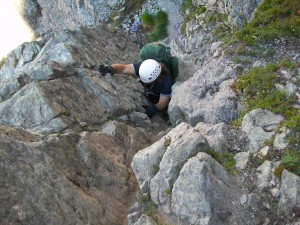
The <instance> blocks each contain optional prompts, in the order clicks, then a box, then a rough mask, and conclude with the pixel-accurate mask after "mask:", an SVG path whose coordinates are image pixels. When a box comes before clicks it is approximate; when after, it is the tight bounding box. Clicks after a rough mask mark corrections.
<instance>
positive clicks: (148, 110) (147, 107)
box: [142, 104, 158, 119]
mask: <svg viewBox="0 0 300 225" xmlns="http://www.w3.org/2000/svg"><path fill="white" fill-rule="evenodd" d="M142 106H143V108H144V109H145V113H146V114H147V116H148V117H149V118H150V119H151V118H152V117H153V116H154V114H155V113H157V111H158V110H157V108H156V106H155V105H154V104H150V105H142Z"/></svg>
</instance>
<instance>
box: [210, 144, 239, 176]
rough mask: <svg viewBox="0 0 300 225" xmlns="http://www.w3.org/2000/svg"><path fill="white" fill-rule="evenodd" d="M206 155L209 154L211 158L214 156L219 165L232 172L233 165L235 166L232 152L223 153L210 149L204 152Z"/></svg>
mask: <svg viewBox="0 0 300 225" xmlns="http://www.w3.org/2000/svg"><path fill="white" fill-rule="evenodd" d="M206 153H207V154H208V155H210V156H211V157H212V158H214V159H215V160H216V161H218V162H219V163H220V164H221V165H223V166H224V168H225V169H226V170H227V171H228V172H229V173H233V172H234V166H235V160H234V156H235V155H234V154H233V153H230V152H226V153H225V154H223V155H222V154H220V153H218V152H216V151H214V150H212V149H210V150H208V151H207V152H206Z"/></svg>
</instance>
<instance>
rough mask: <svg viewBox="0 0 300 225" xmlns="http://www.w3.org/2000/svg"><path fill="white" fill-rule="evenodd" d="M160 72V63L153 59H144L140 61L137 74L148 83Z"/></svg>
mask: <svg viewBox="0 0 300 225" xmlns="http://www.w3.org/2000/svg"><path fill="white" fill-rule="evenodd" d="M160 72H161V65H160V64H159V63H158V62H157V61H155V60H154V59H146V60H145V61H144V62H142V64H141V66H140V69H139V74H140V78H141V80H142V81H143V82H144V83H150V82H152V81H154V80H155V79H156V78H157V77H158V76H159V74H160Z"/></svg>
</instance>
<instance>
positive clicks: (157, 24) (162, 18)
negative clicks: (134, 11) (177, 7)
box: [141, 11, 169, 41]
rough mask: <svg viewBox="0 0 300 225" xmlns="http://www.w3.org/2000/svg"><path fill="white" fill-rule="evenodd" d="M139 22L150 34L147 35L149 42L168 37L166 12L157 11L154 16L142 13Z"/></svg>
mask: <svg viewBox="0 0 300 225" xmlns="http://www.w3.org/2000/svg"><path fill="white" fill-rule="evenodd" d="M141 21H142V24H143V25H144V27H145V28H146V29H148V30H149V31H150V32H151V34H150V35H149V39H150V40H151V41H159V40H162V39H164V38H166V37H167V36H168V31H167V26H168V24H169V21H168V14H167V13H166V12H164V11H158V12H157V13H156V14H154V15H152V14H150V13H148V12H144V13H142V15H141Z"/></svg>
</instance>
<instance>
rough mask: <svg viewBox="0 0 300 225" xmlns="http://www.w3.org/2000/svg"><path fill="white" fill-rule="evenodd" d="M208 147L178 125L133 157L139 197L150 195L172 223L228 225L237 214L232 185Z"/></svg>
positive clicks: (194, 132)
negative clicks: (209, 152) (139, 192)
mask: <svg viewBox="0 0 300 225" xmlns="http://www.w3.org/2000/svg"><path fill="white" fill-rule="evenodd" d="M208 149H209V145H208V142H207V140H206V138H205V137H204V136H202V135H201V134H200V133H199V131H197V130H196V129H194V128H192V127H191V126H190V125H188V124H186V123H181V124H180V125H178V126H177V127H176V128H174V129H173V130H172V131H170V132H169V133H168V134H167V135H166V136H164V137H163V138H162V139H161V140H160V141H158V142H156V143H154V144H153V145H151V146H150V147H148V148H145V149H143V150H141V151H139V152H138V153H137V154H136V155H135V156H134V158H133V161H132V168H133V171H134V173H135V175H136V177H137V180H138V182H139V185H140V190H141V192H142V194H144V195H150V196H151V200H152V201H153V202H154V203H155V204H157V205H158V207H159V208H161V209H162V210H163V212H164V213H165V214H166V215H164V216H165V217H167V218H169V220H171V221H173V223H172V224H199V225H200V224H221V223H222V224H232V223H233V221H232V220H231V219H232V218H233V217H232V214H233V213H235V212H236V211H238V210H237V208H235V207H236V206H234V205H233V204H232V202H230V201H229V199H231V200H232V199H235V198H237V196H238V195H237V192H236V191H235V189H236V187H235V186H234V184H233V183H232V180H231V178H230V177H229V175H228V174H227V172H226V171H225V170H224V168H223V167H222V166H221V165H220V164H219V163H218V162H216V161H215V160H214V159H213V158H211V157H210V156H209V155H207V154H206V153H205V152H206V151H208ZM236 222H237V221H236Z"/></svg>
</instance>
